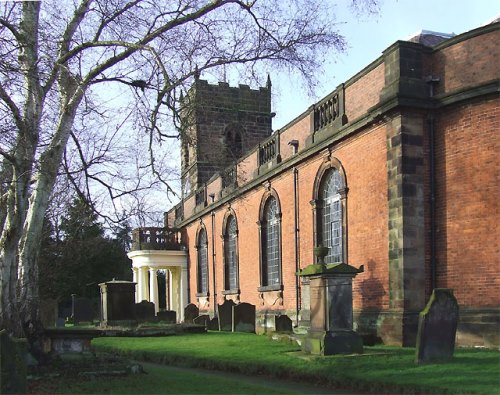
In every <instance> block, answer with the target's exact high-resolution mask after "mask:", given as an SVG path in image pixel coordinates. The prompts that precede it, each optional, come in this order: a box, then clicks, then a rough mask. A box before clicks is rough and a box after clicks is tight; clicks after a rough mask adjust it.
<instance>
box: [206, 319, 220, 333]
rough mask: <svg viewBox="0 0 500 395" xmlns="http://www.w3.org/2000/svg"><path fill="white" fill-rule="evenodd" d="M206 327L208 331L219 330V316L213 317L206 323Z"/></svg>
mask: <svg viewBox="0 0 500 395" xmlns="http://www.w3.org/2000/svg"><path fill="white" fill-rule="evenodd" d="M207 329H208V330H209V331H218V330H219V317H214V318H212V319H211V320H210V321H208V323H207Z"/></svg>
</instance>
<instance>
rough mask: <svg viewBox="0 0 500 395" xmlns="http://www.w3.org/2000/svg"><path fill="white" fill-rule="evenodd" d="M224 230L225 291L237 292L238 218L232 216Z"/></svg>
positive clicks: (228, 218) (227, 220)
mask: <svg viewBox="0 0 500 395" xmlns="http://www.w3.org/2000/svg"><path fill="white" fill-rule="evenodd" d="M225 223H226V225H225V230H224V290H226V291H236V290H237V289H238V288H239V284H238V282H239V281H238V240H237V238H238V229H237V226H236V218H235V216H234V215H232V214H230V215H229V216H228V217H227V219H226V221H225Z"/></svg>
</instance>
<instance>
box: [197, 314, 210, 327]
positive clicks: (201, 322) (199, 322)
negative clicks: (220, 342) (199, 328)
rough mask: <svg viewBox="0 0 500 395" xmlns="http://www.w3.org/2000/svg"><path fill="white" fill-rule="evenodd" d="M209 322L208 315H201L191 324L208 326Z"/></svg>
mask: <svg viewBox="0 0 500 395" xmlns="http://www.w3.org/2000/svg"><path fill="white" fill-rule="evenodd" d="M209 321H210V316H209V315H208V314H202V315H199V316H198V317H196V318H195V319H194V320H193V323H194V324H196V325H203V326H208V322H209Z"/></svg>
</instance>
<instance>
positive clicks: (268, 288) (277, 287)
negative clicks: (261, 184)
mask: <svg viewBox="0 0 500 395" xmlns="http://www.w3.org/2000/svg"><path fill="white" fill-rule="evenodd" d="M266 187H267V190H266V191H265V193H264V195H263V196H262V199H261V202H260V208H259V220H258V221H257V225H258V226H259V278H260V284H261V285H260V286H259V287H258V288H257V291H258V292H260V293H263V292H273V291H282V290H283V272H282V268H281V264H282V246H281V242H282V238H281V219H282V212H281V203H280V199H279V196H278V193H277V192H276V190H275V189H274V188H272V187H271V184H270V182H269V183H268V184H267V186H266ZM271 197H273V198H274V199H276V203H277V217H278V218H277V220H278V262H279V264H278V270H279V284H273V285H263V270H262V266H263V264H264V257H263V255H264V251H263V244H262V239H263V229H262V228H263V227H264V226H265V224H266V221H265V217H264V214H265V212H264V210H265V208H266V203H267V201H268V199H269V198H271Z"/></svg>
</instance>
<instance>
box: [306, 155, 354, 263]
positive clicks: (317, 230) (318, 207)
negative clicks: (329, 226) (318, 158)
mask: <svg viewBox="0 0 500 395" xmlns="http://www.w3.org/2000/svg"><path fill="white" fill-rule="evenodd" d="M323 158H324V160H323V163H322V164H321V166H320V168H319V169H318V171H317V173H316V177H315V179H314V186H313V198H312V200H311V202H310V203H311V207H312V210H313V238H314V239H313V240H314V246H318V245H320V244H322V232H323V230H322V220H321V219H320V216H321V215H322V208H323V202H322V200H321V188H322V185H323V180H324V178H325V175H326V173H327V172H328V170H330V169H336V170H338V172H339V174H340V176H341V177H342V180H343V184H344V188H343V189H342V190H339V194H340V204H341V207H342V255H343V263H348V251H347V236H348V234H347V193H348V191H349V188H348V187H347V179H346V175H345V170H344V167H343V166H342V163H341V162H340V161H339V160H338V159H337V158H335V157H333V156H332V152H331V150H330V149H329V148H327V149H326V150H325V151H323ZM315 259H316V257H315V256H314V254H313V262H314V260H315Z"/></svg>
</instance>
